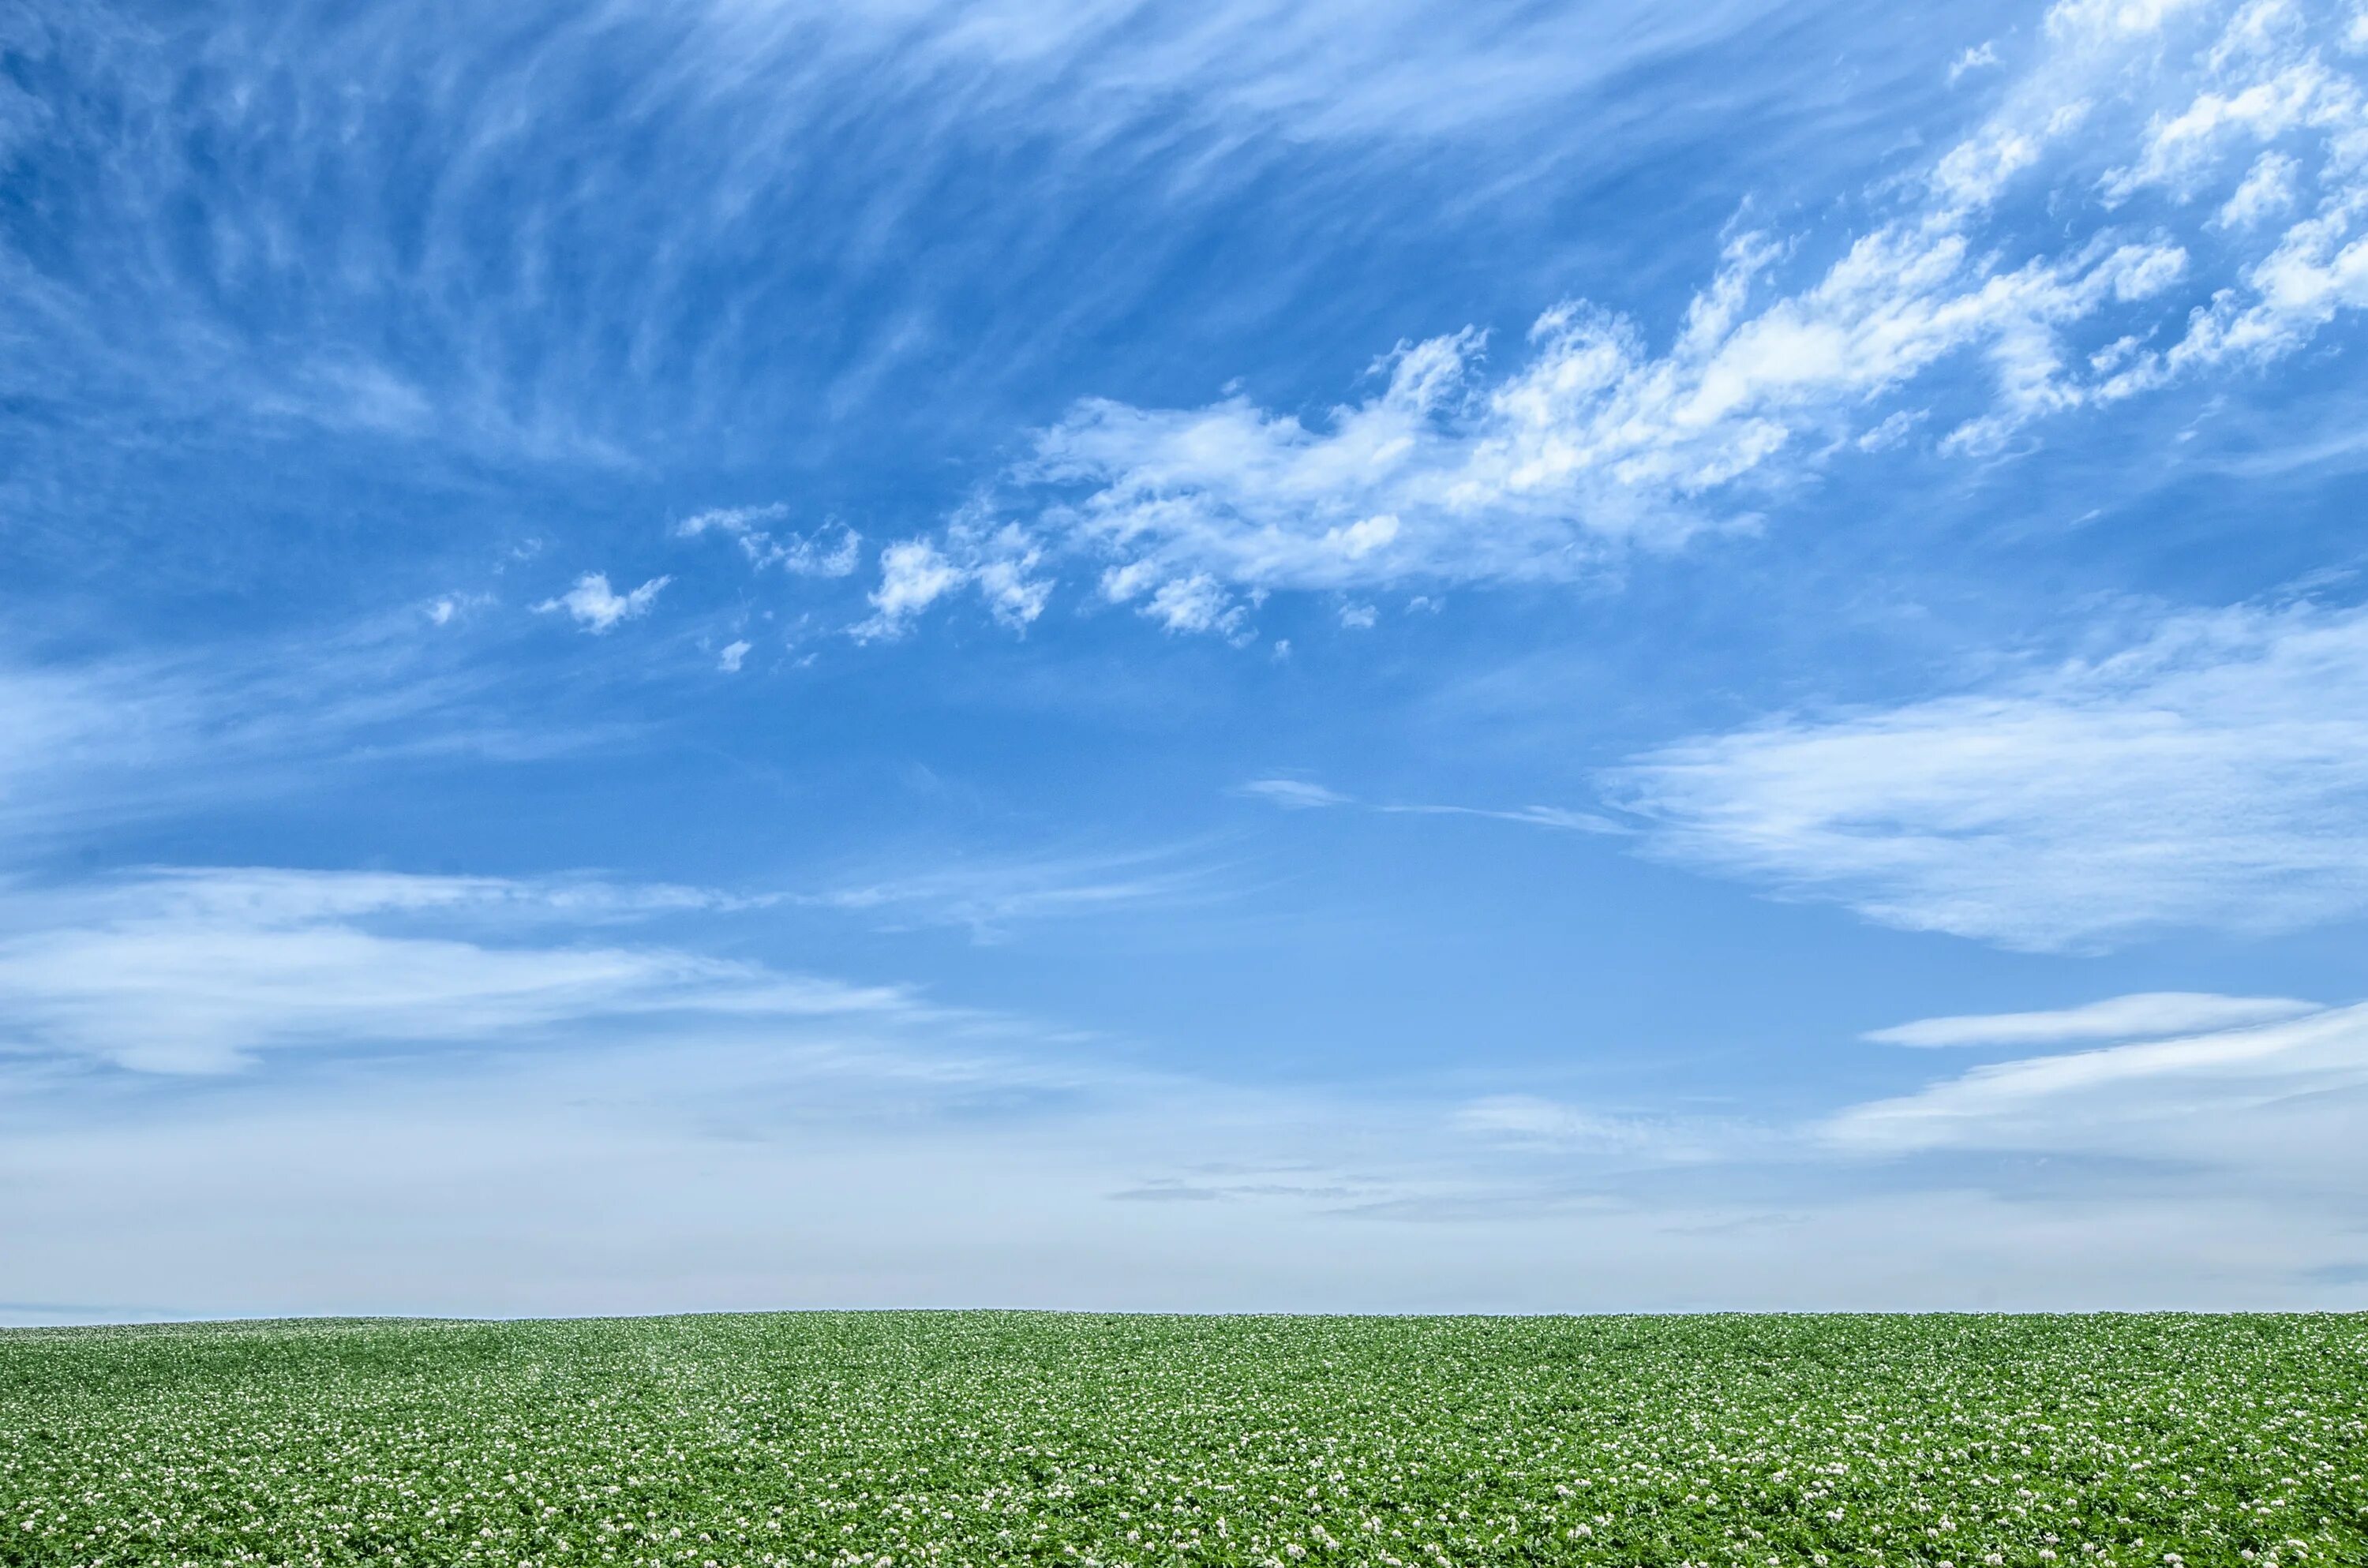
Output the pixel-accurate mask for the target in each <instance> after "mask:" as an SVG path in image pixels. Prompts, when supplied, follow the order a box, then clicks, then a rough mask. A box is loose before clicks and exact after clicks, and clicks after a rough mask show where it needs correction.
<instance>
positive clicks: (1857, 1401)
mask: <svg viewBox="0 0 2368 1568" xmlns="http://www.w3.org/2000/svg"><path fill="white" fill-rule="evenodd" d="M2364 1465H2368V1320H2362V1319H2360V1318H2353V1317H2328V1316H2320V1317H2274V1318H2272V1317H2234V1318H2196V1317H2172V1316H2145V1317H2060V1318H2047V1317H1913V1318H1909V1317H1772V1318H1771V1317H1696V1318H1579V1319H1538V1318H1524V1319H1492V1318H1455V1319H1446V1318H1436V1319H1421V1318H1412V1319H1409V1318H1397V1319H1387V1318H1156V1317H1093V1316H1065V1315H1048V1314H1036V1313H1013V1312H943V1313H937V1312H879V1313H795V1314H778V1315H767V1316H752V1317H700V1318H676V1319H660V1320H642V1321H630V1322H619V1321H605V1322H564V1323H521V1324H456V1323H395V1322H324V1323H287V1324H228V1325H213V1326H203V1327H176V1328H143V1329H88V1330H23V1331H17V1332H14V1333H6V1334H0V1564H11V1565H14V1564H41V1565H43V1568H51V1565H59V1568H63V1565H67V1564H76V1565H79V1564H109V1563H175V1564H181V1563H187V1564H200V1563H203V1564H213V1563H222V1562H252V1563H290V1564H294V1563H337V1562H370V1563H378V1564H413V1565H423V1568H424V1565H429V1564H434V1565H442V1564H461V1563H471V1564H498V1565H499V1568H529V1565H531V1568H542V1565H544V1564H552V1565H559V1564H586V1565H593V1564H608V1563H616V1564H629V1563H633V1564H660V1563H663V1564H669V1565H673V1564H689V1565H690V1568H706V1565H710V1564H717V1565H722V1564H759V1563H781V1564H793V1565H795V1564H828V1565H831V1568H856V1565H858V1564H864V1565H868V1568H899V1565H902V1568H922V1565H925V1564H930V1563H946V1564H953V1563H986V1562H1057V1563H1067V1564H1084V1563H1099V1564H1119V1563H1125V1564H1133V1565H1138V1568H1144V1565H1153V1564H1163V1563H1176V1562H1190V1563H1212V1564H1214V1563H1258V1564H1283V1565H1286V1568H1288V1565H1290V1564H1293V1563H1299V1562H1310V1561H1315V1562H1338V1563H1343V1564H1346V1563H1360V1564H1361V1563H1380V1564H1383V1565H1384V1568H1406V1565H1413V1568H1440V1565H1441V1564H1464V1563H1471V1564H1477V1563H1499V1562H1507V1563H1526V1562H1541V1563H1543V1562H1567V1563H1603V1564H1618V1565H1622V1568H1634V1565H1640V1564H1649V1565H1669V1568H1675V1565H1677V1564H1680V1563H1693V1564H1708V1565H1712V1568H1727V1565H1730V1564H1734V1565H1742V1568H1766V1565H1768V1564H1771V1563H1772V1564H1781V1565H1791V1564H1810V1565H1816V1564H1852V1565H1857V1564H1883V1565H1885V1568H1896V1565H1905V1564H1927V1565H1929V1564H1938V1563H1947V1564H1950V1565H1951V1568H1985V1565H1987V1568H1997V1565H1998V1564H2002V1563H2010V1564H2017V1565H2024V1564H2031V1565H2038V1564H2066V1565H2068V1564H2076V1563H2078V1564H2088V1563H2100V1564H2111V1565H2112V1568H2139V1565H2141V1564H2143V1565H2146V1568H2164V1565H2167V1564H2174V1565H2175V1564H2179V1563H2185V1564H2188V1565H2190V1568H2204V1565H2207V1564H2231V1565H2237V1564H2245V1563H2252V1564H2255V1565H2257V1568H2258V1565H2262V1564H2277V1565H2280V1568H2306V1565H2318V1564H2336V1563H2363V1564H2368V1480H2363V1466H2364Z"/></svg>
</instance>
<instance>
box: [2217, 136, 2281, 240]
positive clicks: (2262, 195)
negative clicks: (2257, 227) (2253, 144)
mask: <svg viewBox="0 0 2368 1568" xmlns="http://www.w3.org/2000/svg"><path fill="white" fill-rule="evenodd" d="M2296 166H2297V165H2295V162H2294V159H2292V158H2289V157H2287V156H2286V155H2285V154H2284V153H2262V154H2261V155H2260V157H2258V158H2256V159H2254V160H2253V166H2252V168H2251V169H2250V170H2249V171H2248V173H2247V174H2246V176H2245V179H2244V183H2243V184H2241V185H2239V186H2237V189H2236V191H2235V193H2234V194H2233V195H2231V196H2230V197H2229V198H2228V199H2227V200H2226V202H2223V203H2222V204H2221V207H2220V214H2219V221H2220V222H2221V224H2222V225H2223V226H2224V227H2226V228H2231V229H2249V228H2251V227H2252V226H2253V225H2254V224H2256V223H2259V222H2261V221H2262V220H2263V219H2265V218H2269V217H2272V216H2274V215H2275V214H2277V213H2280V212H2283V211H2284V210H2286V209H2287V208H2289V207H2291V206H2293V205H2294V171H2295V168H2296Z"/></svg>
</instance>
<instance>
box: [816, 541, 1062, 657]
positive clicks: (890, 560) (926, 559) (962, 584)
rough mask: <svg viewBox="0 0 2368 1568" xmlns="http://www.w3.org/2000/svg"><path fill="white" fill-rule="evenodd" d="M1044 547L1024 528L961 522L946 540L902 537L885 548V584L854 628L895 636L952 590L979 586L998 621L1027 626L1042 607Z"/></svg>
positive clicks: (1047, 590)
mask: <svg viewBox="0 0 2368 1568" xmlns="http://www.w3.org/2000/svg"><path fill="white" fill-rule="evenodd" d="M1042 561H1043V552H1042V550H1041V549H1039V548H1038V546H1037V545H1036V543H1035V541H1034V540H1031V539H1030V538H1029V537H1028V535H1027V534H1026V533H1024V532H1023V531H1022V530H1020V529H1019V528H1014V527H1010V526H1008V525H1007V526H1004V527H1001V528H995V527H988V526H985V525H983V524H975V523H957V524H956V525H955V526H954V527H952V528H949V529H948V530H947V531H946V534H945V537H944V538H943V539H942V540H926V539H907V540H898V541H896V542H895V543H894V544H892V545H890V546H888V548H887V549H885V550H883V551H881V552H880V585H879V586H878V587H876V588H874V589H873V590H872V591H871V608H872V614H871V619H868V620H865V621H863V622H861V623H860V624H859V625H857V626H855V627H852V628H850V629H849V630H850V631H851V632H852V634H853V635H854V636H855V637H857V638H858V639H860V640H863V641H871V640H874V639H893V638H895V637H900V636H902V635H903V634H904V632H905V629H906V628H907V627H909V626H910V625H911V624H912V621H913V619H914V618H915V617H916V616H918V615H919V614H920V613H921V612H922V611H924V610H926V609H928V608H929V607H930V606H931V605H934V604H936V603H937V602H938V601H939V600H940V599H943V598H945V597H947V596H949V595H951V594H953V593H956V592H958V591H960V590H962V589H965V588H967V589H970V590H972V591H974V592H975V593H976V594H977V595H978V596H979V597H980V598H982V599H983V600H985V604H986V608H987V610H988V612H989V613H990V614H992V615H993V616H994V617H995V619H996V621H997V622H999V623H1000V624H1002V625H1004V626H1006V627H1008V628H1010V629H1011V630H1013V631H1020V630H1023V629H1025V628H1026V627H1027V626H1028V625H1029V624H1030V622H1032V621H1034V620H1035V619H1036V618H1037V617H1038V616H1040V615H1042V614H1043V613H1044V606H1045V603H1046V601H1047V600H1048V599H1049V598H1050V597H1052V592H1053V585H1052V582H1051V580H1050V579H1049V578H1045V577H1042V576H1039V575H1038V574H1037V569H1038V567H1039V566H1040V565H1041V564H1042Z"/></svg>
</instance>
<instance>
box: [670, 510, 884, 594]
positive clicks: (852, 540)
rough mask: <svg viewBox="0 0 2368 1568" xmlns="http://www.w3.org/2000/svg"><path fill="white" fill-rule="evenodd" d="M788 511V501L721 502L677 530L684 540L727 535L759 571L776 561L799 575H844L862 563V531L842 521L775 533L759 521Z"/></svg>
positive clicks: (777, 517)
mask: <svg viewBox="0 0 2368 1568" xmlns="http://www.w3.org/2000/svg"><path fill="white" fill-rule="evenodd" d="M789 515H790V508H789V506H787V504H785V503H783V502H779V501H776V502H774V503H773V504H772V505H770V506H720V507H716V508H714V509H713V510H711V511H705V512H697V513H693V514H692V515H691V516H689V517H685V518H684V519H683V520H682V521H681V522H679V523H677V524H676V525H675V528H674V531H675V534H676V537H677V538H680V539H697V538H699V537H700V535H702V534H707V533H719V534H723V535H726V536H728V537H729V538H731V539H733V540H735V541H737V542H738V544H739V546H740V550H741V552H742V553H743V554H745V555H746V556H747V558H748V562H749V563H750V564H751V565H753V566H755V567H757V569H758V570H760V571H761V570H762V569H763V568H765V567H768V566H778V567H780V569H781V570H782V571H784V572H787V573H789V574H791V576H796V577H846V576H849V575H852V574H853V573H854V571H855V569H856V568H857V567H858V566H860V565H861V564H862V563H863V536H862V535H861V534H860V533H857V532H856V531H855V530H854V529H853V528H848V526H847V525H846V524H844V523H834V524H831V525H829V526H828V527H827V528H823V529H819V530H817V531H816V532H814V533H812V534H801V533H788V534H774V533H771V532H769V531H768V530H767V529H765V528H760V527H759V526H758V525H759V524H763V523H772V522H779V521H780V520H781V519H782V518H784V517H788V516H789Z"/></svg>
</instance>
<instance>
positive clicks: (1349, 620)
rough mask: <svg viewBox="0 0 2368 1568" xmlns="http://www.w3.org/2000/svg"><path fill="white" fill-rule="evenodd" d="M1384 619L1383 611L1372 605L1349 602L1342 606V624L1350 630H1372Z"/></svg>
mask: <svg viewBox="0 0 2368 1568" xmlns="http://www.w3.org/2000/svg"><path fill="white" fill-rule="evenodd" d="M1380 619H1382V615H1381V611H1379V610H1377V609H1375V608H1373V607H1372V605H1362V604H1347V605H1342V606H1341V607H1340V624H1341V626H1342V627H1343V628H1345V629H1347V630H1348V631H1372V629H1373V624H1374V622H1376V621H1378V620H1380Z"/></svg>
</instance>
